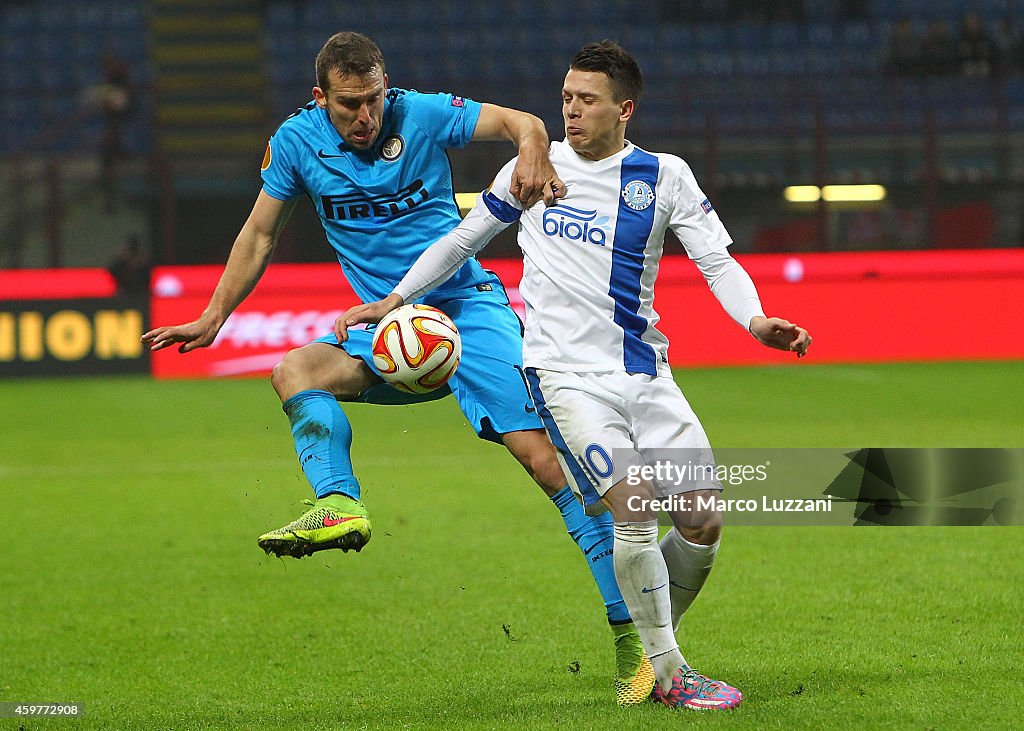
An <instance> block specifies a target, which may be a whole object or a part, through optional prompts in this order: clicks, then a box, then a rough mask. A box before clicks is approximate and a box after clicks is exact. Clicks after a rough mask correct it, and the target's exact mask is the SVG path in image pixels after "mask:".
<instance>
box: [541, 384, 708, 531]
mask: <svg viewBox="0 0 1024 731" xmlns="http://www.w3.org/2000/svg"><path fill="white" fill-rule="evenodd" d="M526 378H527V381H528V382H529V385H530V395H531V396H532V397H533V401H534V405H535V406H536V408H537V413H538V414H539V415H540V417H541V420H542V421H543V422H544V427H545V429H547V432H548V436H550V437H551V441H552V442H553V443H554V445H555V447H556V448H557V449H558V455H559V461H560V462H561V463H562V469H563V471H564V472H565V474H566V478H567V479H568V481H569V485H570V486H571V487H572V488H573V490H574V491H575V492H576V494H577V495H578V496H579V497H580V498H581V499H582V500H583V503H584V504H585V505H587V506H588V507H589V506H591V505H594V504H596V503H598V502H599V501H600V499H601V496H603V495H604V494H605V493H606V492H607V491H608V490H609V489H610V488H611V487H612V486H613V485H616V484H618V483H619V482H621V481H622V480H623V479H626V478H627V477H629V476H630V474H634V475H635V474H636V472H635V470H637V469H639V468H640V467H642V466H644V465H653V464H655V463H656V462H658V461H661V460H663V459H665V458H666V457H667V458H669V459H671V460H673V461H674V462H678V461H680V460H682V459H688V460H694V459H696V460H697V461H698V462H705V463H709V464H710V465H711V466H712V468H711V471H710V473H708V472H701V471H699V470H698V471H696V474H695V475H694V473H693V472H691V473H690V476H691V477H692V478H693V479H665V480H662V479H657V478H656V479H652V480H651V482H653V483H654V486H655V489H656V490H657V493H658V495H660V496H662V497H666V496H668V495H675V494H678V493H681V492H690V491H693V490H721V489H722V485H721V483H720V482H718V481H716V480H715V479H714V467H713V466H714V455H713V454H712V452H711V445H710V443H709V442H708V437H707V434H705V433H704V427H703V426H701V423H700V420H699V419H698V418H697V415H696V414H695V413H694V412H693V409H692V408H690V404H689V403H688V402H687V401H686V398H685V397H684V396H683V393H682V391H680V390H679V386H677V385H676V382H675V381H674V380H672V378H670V377H667V376H656V377H655V376H648V375H646V374H643V373H626V372H622V371H612V372H606V373H565V372H560V371H547V370H540V369H536V368H527V369H526ZM684 455H685V456H684ZM676 477H678V474H676ZM588 512H593V511H588Z"/></svg>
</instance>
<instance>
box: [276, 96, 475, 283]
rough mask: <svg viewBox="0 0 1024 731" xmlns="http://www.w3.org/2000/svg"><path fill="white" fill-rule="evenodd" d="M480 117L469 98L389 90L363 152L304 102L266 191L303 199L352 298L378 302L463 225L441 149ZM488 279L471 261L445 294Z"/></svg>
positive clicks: (282, 141)
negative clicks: (419, 260) (314, 215)
mask: <svg viewBox="0 0 1024 731" xmlns="http://www.w3.org/2000/svg"><path fill="white" fill-rule="evenodd" d="M479 117H480V104H479V103H478V102H475V101H472V100H469V99H464V98H462V97H458V96H452V95H451V94H421V93H419V92H416V91H408V90H405V89H389V90H388V92H387V97H386V99H385V102H384V117H383V120H382V123H381V130H380V133H379V135H378V137H377V141H376V143H375V144H374V145H373V147H372V148H371V149H369V150H365V151H362V150H355V149H353V148H352V147H350V146H349V145H348V144H346V143H345V142H344V141H343V140H342V138H341V135H339V134H338V132H337V130H335V129H334V126H333V125H332V124H331V121H330V118H329V117H328V116H327V111H326V110H325V109H323V108H321V107H319V106H317V105H316V103H315V102H310V103H309V104H307V105H306V106H305V107H303V108H302V109H299V110H298V111H297V112H296V113H295V114H293V115H292V116H291V117H289V118H288V119H286V120H285V121H284V123H283V124H282V125H281V126H280V127H279V128H278V130H277V132H276V133H275V134H274V135H273V137H271V139H270V142H269V145H268V149H267V155H266V158H265V159H264V164H263V190H264V191H266V193H267V194H268V195H270V196H273V197H274V198H277V199H278V200H290V199H292V198H295V197H297V196H300V195H302V194H303V193H305V194H307V195H308V196H309V197H310V199H311V200H312V201H313V205H314V206H316V210H317V213H319V214H320V220H321V222H322V223H323V226H324V231H325V232H326V234H327V240H328V241H329V242H330V244H331V246H332V247H334V251H335V253H336V254H337V257H338V261H339V262H340V263H341V268H342V270H343V271H344V273H345V276H346V277H347V278H348V281H349V283H350V284H351V285H352V288H353V289H354V290H355V292H356V294H357V295H359V297H360V299H362V300H363V301H364V302H370V301H373V300H377V299H382V298H384V297H386V296H387V295H388V294H390V293H391V291H392V290H393V289H394V287H395V285H396V284H398V282H399V280H400V279H401V278H402V277H403V276H404V275H405V273H406V272H407V271H408V270H409V268H410V267H411V266H412V265H413V262H415V261H416V259H417V258H418V257H419V255H420V254H421V253H422V252H423V250H424V249H426V248H427V247H428V246H429V245H430V244H432V243H433V242H434V241H436V240H437V239H439V238H441V237H442V236H444V235H445V234H447V233H448V232H449V231H451V230H452V229H453V228H454V227H455V226H457V225H458V223H459V221H460V220H461V219H460V217H459V209H458V206H457V205H456V203H455V195H454V191H453V190H452V175H451V166H450V165H449V162H448V158H447V157H446V156H445V155H444V154H443V151H444V150H446V149H448V148H450V147H462V146H463V145H465V144H466V143H467V142H469V140H470V138H471V137H472V136H473V131H474V130H475V129H476V123H477V119H479ZM439 150H440V151H441V152H442V154H438V151H439ZM410 214H413V215H410ZM487 281H488V277H487V275H486V274H485V273H484V271H483V269H482V268H481V267H480V264H479V263H477V261H476V260H475V259H473V260H470V261H468V262H466V264H465V265H464V266H463V267H462V268H461V269H460V270H459V272H458V273H456V275H455V276H454V277H452V278H451V279H450V280H448V282H447V283H445V285H444V287H443V288H444V289H447V290H454V289H461V288H465V287H469V286H475V285H478V284H483V283H485V282H487Z"/></svg>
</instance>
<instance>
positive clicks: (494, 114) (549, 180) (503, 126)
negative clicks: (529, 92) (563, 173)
mask: <svg viewBox="0 0 1024 731" xmlns="http://www.w3.org/2000/svg"><path fill="white" fill-rule="evenodd" d="M473 140H475V141H481V140H508V141H509V142H513V143H515V146H516V148H517V149H518V150H519V159H518V160H517V161H516V167H515V170H514V171H513V172H512V187H511V191H512V194H513V195H514V196H515V197H516V198H517V199H518V200H519V201H520V202H521V203H522V204H523V208H529V207H530V206H532V205H533V204H534V203H536V202H537V201H539V200H541V199H542V198H543V199H544V204H545V205H549V206H550V205H552V204H554V203H555V201H557V200H558V199H559V198H561V197H563V196H564V195H565V183H563V182H562V179H561V178H559V177H558V173H557V172H555V168H554V166H553V165H552V164H551V158H550V157H549V155H548V144H549V141H548V132H547V130H546V129H545V128H544V123H543V122H542V121H541V120H540V119H539V118H538V117H535V116H534V115H532V114H528V113H526V112H520V111H519V110H516V109H509V108H508V107H499V106H497V105H495V104H484V105H483V106H482V107H481V109H480V119H479V120H478V121H477V123H476V129H475V130H474V132H473Z"/></svg>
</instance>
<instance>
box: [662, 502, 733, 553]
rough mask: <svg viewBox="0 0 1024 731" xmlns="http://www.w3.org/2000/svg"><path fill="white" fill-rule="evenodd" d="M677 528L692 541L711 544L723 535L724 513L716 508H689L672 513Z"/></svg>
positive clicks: (706, 544)
mask: <svg viewBox="0 0 1024 731" xmlns="http://www.w3.org/2000/svg"><path fill="white" fill-rule="evenodd" d="M672 522H673V523H674V524H675V526H676V530H678V531H679V533H680V535H682V536H683V538H685V539H686V540H688V541H689V542H690V543H697V544H700V545H702V546H710V545H711V544H712V543H714V542H715V541H717V540H718V539H719V538H720V537H721V535H722V513H721V511H719V510H715V509H711V508H709V509H702V510H697V509H694V510H689V511H682V512H680V513H675V514H673V515H672Z"/></svg>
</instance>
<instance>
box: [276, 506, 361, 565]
mask: <svg viewBox="0 0 1024 731" xmlns="http://www.w3.org/2000/svg"><path fill="white" fill-rule="evenodd" d="M302 502H304V503H305V504H306V505H311V506H312V509H311V510H307V511H306V512H305V513H303V514H302V515H301V516H299V518H298V519H297V520H294V521H292V522H291V523H289V524H288V525H286V526H284V527H283V528H278V529H277V530H272V531H270V532H269V533H264V534H263V535H261V536H260V537H259V538H258V539H257V540H256V544H257V545H258V546H259V547H260V548H262V549H263V550H264V551H266V552H267V553H268V554H270V553H272V554H274V555H275V556H292V557H293V558H302V557H303V556H309V555H310V554H313V553H316V552H317V551H325V550H327V549H329V548H340V549H341V550H342V551H346V552H347V551H349V550H355V551H361V550H362V548H363V546H365V545H366V544H367V543H368V542H369V540H370V519H369V518H368V517H367V513H366V506H365V505H363V504H362V503H361V502H359V501H358V500H353V499H352V498H350V497H348V496H346V495H328V496H327V497H324V498H320V499H318V500H317V501H316V502H315V503H314V502H313V501H312V500H303V501H302Z"/></svg>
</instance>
